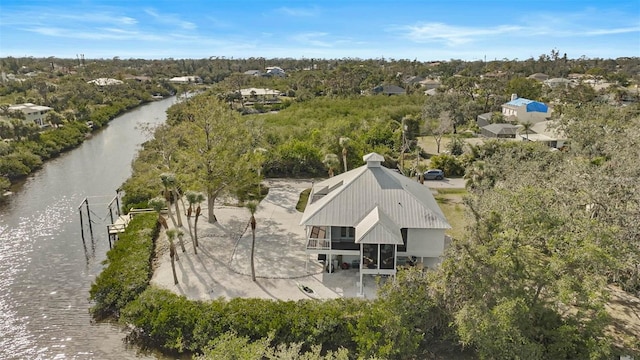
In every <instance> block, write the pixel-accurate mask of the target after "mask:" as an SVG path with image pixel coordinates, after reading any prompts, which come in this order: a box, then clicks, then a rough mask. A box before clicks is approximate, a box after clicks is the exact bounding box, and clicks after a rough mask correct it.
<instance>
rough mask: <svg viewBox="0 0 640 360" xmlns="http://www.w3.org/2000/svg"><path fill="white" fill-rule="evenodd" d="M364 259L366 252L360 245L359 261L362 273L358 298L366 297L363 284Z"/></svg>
mask: <svg viewBox="0 0 640 360" xmlns="http://www.w3.org/2000/svg"><path fill="white" fill-rule="evenodd" d="M363 257H364V250H363V248H362V244H360V259H359V261H360V271H359V272H360V290H359V293H358V296H364V283H363V282H362V281H363V279H362V269H363V267H364V261H362V259H363Z"/></svg>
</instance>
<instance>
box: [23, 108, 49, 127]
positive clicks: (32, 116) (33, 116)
mask: <svg viewBox="0 0 640 360" xmlns="http://www.w3.org/2000/svg"><path fill="white" fill-rule="evenodd" d="M24 117H25V120H26V121H27V122H35V123H36V124H38V125H40V126H42V125H44V124H45V123H46V120H47V111H35V112H31V113H27V114H24Z"/></svg>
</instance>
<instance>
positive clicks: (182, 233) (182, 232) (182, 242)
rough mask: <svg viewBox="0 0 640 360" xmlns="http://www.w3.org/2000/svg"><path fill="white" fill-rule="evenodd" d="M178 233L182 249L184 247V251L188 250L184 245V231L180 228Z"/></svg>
mask: <svg viewBox="0 0 640 360" xmlns="http://www.w3.org/2000/svg"><path fill="white" fill-rule="evenodd" d="M176 235H177V236H178V243H179V244H180V249H182V252H187V249H186V248H185V247H184V239H183V237H184V231H182V230H178V231H176Z"/></svg>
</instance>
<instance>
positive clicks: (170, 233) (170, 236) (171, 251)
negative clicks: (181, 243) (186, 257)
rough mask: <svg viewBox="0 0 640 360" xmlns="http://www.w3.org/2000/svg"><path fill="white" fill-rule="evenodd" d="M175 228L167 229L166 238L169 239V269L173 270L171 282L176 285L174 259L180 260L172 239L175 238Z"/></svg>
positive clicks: (176, 277)
mask: <svg viewBox="0 0 640 360" xmlns="http://www.w3.org/2000/svg"><path fill="white" fill-rule="evenodd" d="M176 233H177V230H176V229H171V230H167V238H168V239H169V256H170V257H171V271H172V272H173V284H174V285H178V275H176V261H180V259H179V258H178V252H177V251H176V245H175V244H174V243H173V240H174V239H175V238H176Z"/></svg>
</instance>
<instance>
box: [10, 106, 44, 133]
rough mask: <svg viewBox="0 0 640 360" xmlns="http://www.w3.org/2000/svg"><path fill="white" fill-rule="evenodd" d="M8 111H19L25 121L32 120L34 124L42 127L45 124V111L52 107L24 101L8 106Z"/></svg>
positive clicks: (29, 121)
mask: <svg viewBox="0 0 640 360" xmlns="http://www.w3.org/2000/svg"><path fill="white" fill-rule="evenodd" d="M8 110H9V111H20V112H22V113H23V114H24V116H25V122H28V123H31V122H34V123H35V124H36V125H38V126H40V127H42V126H45V125H47V113H48V112H49V111H51V110H53V108H50V107H48V106H42V105H35V104H32V103H24V104H17V105H12V106H9V108H8Z"/></svg>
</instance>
